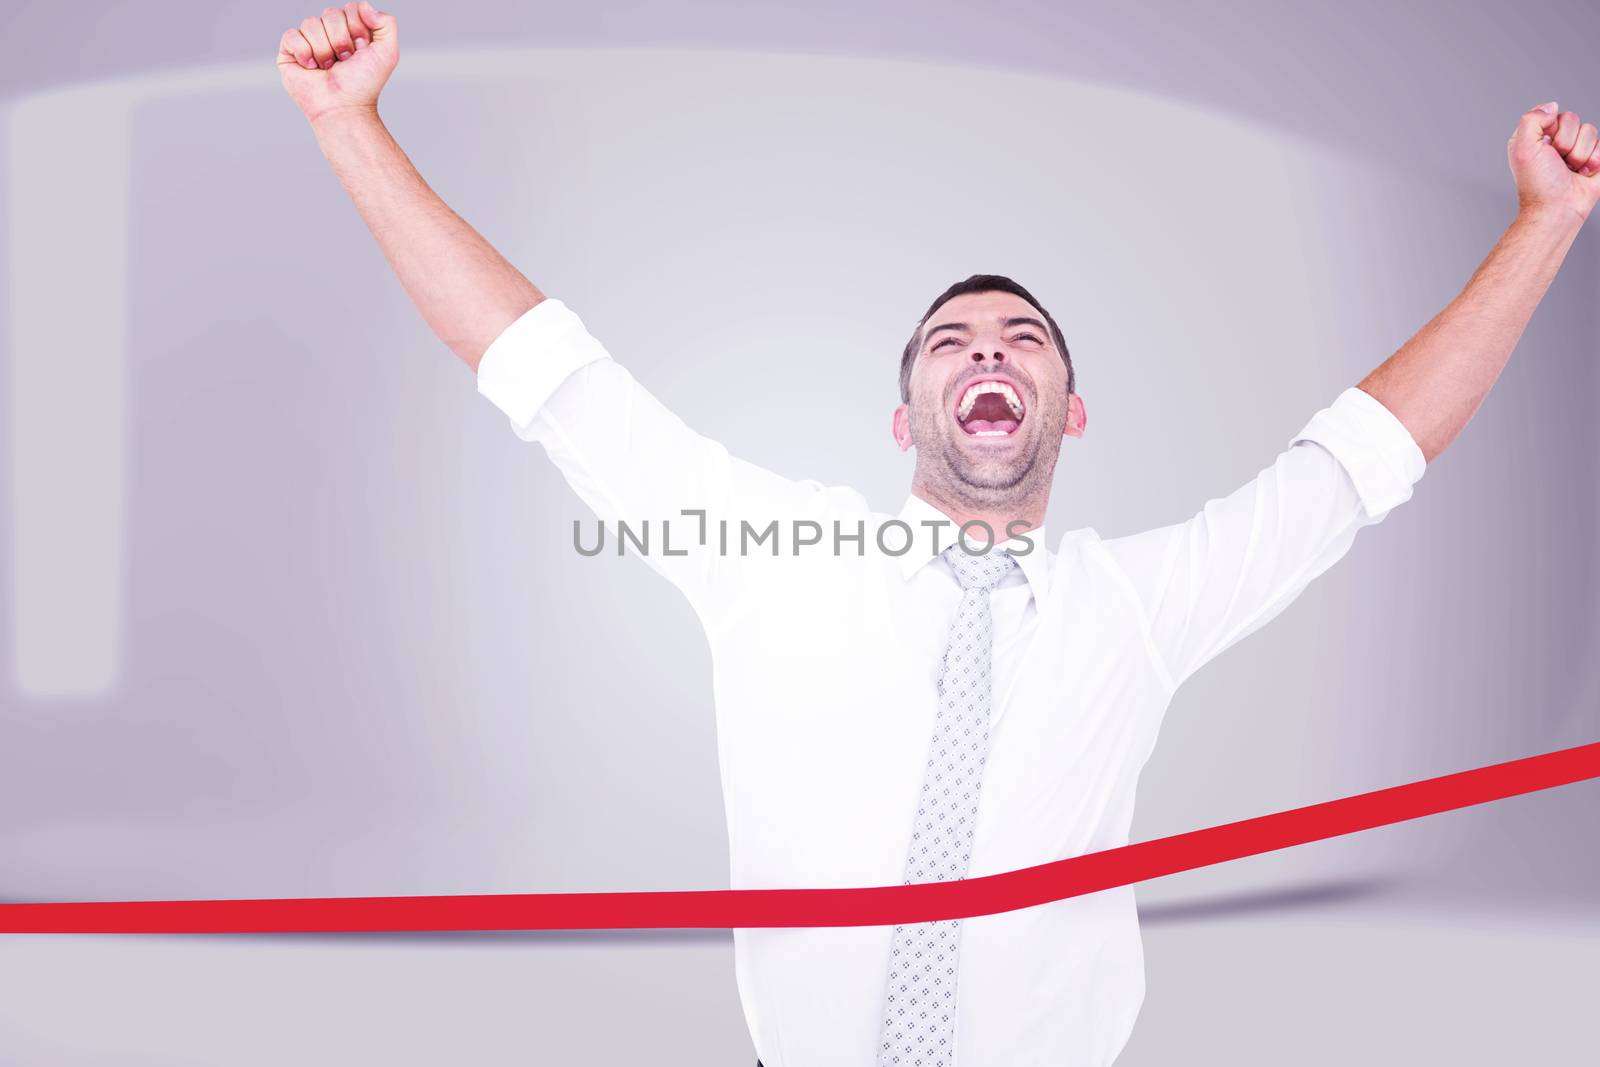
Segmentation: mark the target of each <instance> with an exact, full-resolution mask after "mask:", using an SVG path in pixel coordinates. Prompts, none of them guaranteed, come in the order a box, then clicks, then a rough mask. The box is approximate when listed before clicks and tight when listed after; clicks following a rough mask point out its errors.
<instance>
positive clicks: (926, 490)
mask: <svg viewBox="0 0 1600 1067" xmlns="http://www.w3.org/2000/svg"><path fill="white" fill-rule="evenodd" d="M911 495H912V496H915V497H917V498H918V499H920V500H923V501H924V502H926V503H928V504H931V505H932V506H934V507H935V508H938V509H939V510H940V511H942V512H944V514H945V516H946V517H947V518H948V519H949V520H950V521H951V522H953V523H955V524H956V528H957V529H959V528H960V527H962V526H963V525H965V524H966V523H969V522H971V523H978V522H982V523H986V524H987V525H988V527H989V529H991V530H993V531H994V538H995V543H996V544H1004V543H1005V542H1006V541H1009V540H1010V539H1011V538H1013V537H1016V536H1017V535H1018V534H1023V533H1027V532H1028V531H1029V530H1036V529H1038V528H1039V527H1040V526H1042V525H1044V513H1045V505H1046V504H1047V503H1048V502H1049V493H1048V491H1046V492H1043V493H1035V494H1032V495H1031V496H1028V497H1025V498H1021V499H1017V500H1011V501H1007V502H1005V503H1003V504H1002V503H992V502H985V501H981V500H973V499H962V498H960V497H956V496H954V495H953V494H949V493H940V492H939V491H938V490H936V489H935V488H933V487H932V486H930V485H928V484H926V483H925V482H922V481H920V480H919V481H914V482H913V483H912V485H911ZM982 529H983V528H982V527H976V528H975V529H974V530H973V531H972V532H971V533H970V534H969V535H968V537H969V540H970V539H973V538H976V537H982V536H983V534H982V532H981V531H982Z"/></svg>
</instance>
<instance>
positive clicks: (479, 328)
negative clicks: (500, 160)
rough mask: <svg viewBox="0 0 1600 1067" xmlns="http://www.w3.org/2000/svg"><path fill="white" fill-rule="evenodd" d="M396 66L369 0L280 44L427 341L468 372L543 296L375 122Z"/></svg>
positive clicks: (302, 102)
mask: <svg viewBox="0 0 1600 1067" xmlns="http://www.w3.org/2000/svg"><path fill="white" fill-rule="evenodd" d="M399 58H400V30H399V25H398V23H397V21H396V19H395V17H394V16H393V15H391V14H389V13H387V12H382V11H379V10H378V9H377V8H375V7H373V6H372V5H371V4H370V3H367V0H360V2H359V3H348V4H345V5H344V7H342V8H338V7H329V8H324V9H323V11H322V14H321V15H312V16H310V17H308V18H306V19H304V20H302V21H301V23H300V25H299V26H298V27H297V28H295V29H292V30H288V31H286V32H285V33H284V35H283V37H282V38H281V39H280V40H279V43H278V74H279V76H280V77H281V78H282V80H283V87H284V89H285V91H287V92H288V94H289V96H290V98H291V99H292V100H294V102H295V104H296V105H298V106H299V108H300V110H301V111H302V112H303V113H304V114H305V116H306V119H307V120H308V121H309V122H310V124H311V129H312V131H313V132H314V133H315V134H316V138H317V144H318V145H319V146H320V147H321V148H322V154H323V155H325V156H326V157H327V159H328V163H329V164H330V165H331V166H332V167H333V170H334V173H335V174H337V175H338V177H339V181H340V183H341V184H342V185H343V186H344V188H345V191H346V192H347V193H349V194H350V199H351V200H353V201H355V205H356V209H357V210H358V211H360V213H361V217H362V219H363V220H364V221H365V222H366V224H367V227H368V228H369V229H370V230H371V231H372V234H373V236H374V237H375V238H377V241H378V244H379V246H380V247H381V248H382V249H383V254H384V257H385V258H386V259H387V260H388V261H389V265H390V266H391V267H393V268H394V272H395V274H396V275H397V276H398V277H399V279H400V284H401V286H403V287H404V288H405V291H406V295H408V296H409V297H410V298H411V300H412V302H413V303H414V304H416V306H417V310H418V311H419V312H420V313H421V314H422V317H423V319H424V320H425V321H426V322H427V324H428V326H429V328H430V329H432V330H433V332H434V334H435V335H436V336H437V337H438V338H439V340H441V341H443V342H444V343H445V344H446V345H447V346H448V347H449V349H450V351H452V352H454V353H455V354H456V355H457V356H459V357H461V359H462V360H463V361H464V362H465V363H466V364H467V366H468V367H470V368H472V369H473V370H474V371H476V370H477V369H478V361H479V360H481V359H482V358H483V353H484V352H485V350H487V349H488V347H489V344H490V342H492V341H493V340H494V339H495V338H496V337H497V336H499V335H500V333H501V331H503V330H504V329H505V328H506V327H507V326H508V325H510V324H511V323H512V322H513V321H515V320H516V319H517V318H518V317H519V316H520V315H522V314H523V313H524V312H526V311H527V310H528V309H529V308H531V307H533V306H534V305H535V304H537V303H539V302H540V301H541V300H543V299H544V294H543V293H541V292H539V290H538V289H536V288H535V287H534V285H533V283H532V282H530V281H529V280H528V279H527V278H525V277H523V276H522V274H521V272H520V271H518V270H517V268H515V267H513V266H512V265H511V264H510V263H508V262H507V261H506V259H505V257H503V256H502V255H500V253H499V252H496V251H495V249H494V247H493V246H492V245H490V244H489V242H488V241H485V240H484V239H483V237H482V236H481V235H480V234H479V233H478V232H477V231H476V230H474V229H473V228H472V227H471V226H469V225H467V223H466V222H465V221H464V220H463V219H462V218H461V216H459V215H457V214H456V213H455V212H454V211H452V210H450V207H449V206H448V205H447V204H445V202H444V201H443V200H441V199H440V198H439V195H438V194H437V193H435V192H434V191H433V190H432V189H431V188H429V187H428V183H427V182H425V181H423V180H422V175H420V174H418V173H417V170H416V168H415V167H413V166H412V165H411V160H410V159H408V158H407V157H406V154H405V153H404V152H403V151H401V150H400V146H399V145H398V144H396V143H395V139H394V138H393V137H391V136H390V135H389V131H388V129H387V128H385V126H384V124H383V120H382V119H380V118H379V117H378V94H379V93H380V92H382V90H383V86H384V83H385V82H387V81H388V80H389V75H390V73H391V72H393V70H394V68H395V64H396V63H397V62H398V61H399Z"/></svg>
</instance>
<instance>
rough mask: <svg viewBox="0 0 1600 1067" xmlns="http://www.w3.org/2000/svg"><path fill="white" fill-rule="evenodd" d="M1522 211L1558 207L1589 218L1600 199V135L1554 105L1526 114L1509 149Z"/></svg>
mask: <svg viewBox="0 0 1600 1067" xmlns="http://www.w3.org/2000/svg"><path fill="white" fill-rule="evenodd" d="M1506 154H1507V156H1508V157H1509V158H1510V161H1511V175H1512V177H1514V178H1515V179H1516V181H1517V199H1518V200H1519V201H1520V202H1521V205H1522V207H1523V208H1530V207H1556V208H1563V209H1567V210H1571V211H1575V212H1577V215H1578V218H1579V219H1580V220H1582V219H1586V218H1588V217H1589V211H1590V209H1592V208H1593V207H1594V204H1595V200H1596V198H1600V134H1597V131H1596V129H1595V126H1594V124H1593V123H1592V122H1580V121H1579V120H1578V116H1577V114H1576V113H1575V112H1572V111H1558V110H1557V106H1556V103H1555V102H1554V101H1551V102H1550V103H1548V104H1540V105H1539V106H1538V107H1536V108H1532V109H1531V110H1528V111H1525V112H1523V115H1522V118H1521V119H1520V120H1519V121H1518V122H1517V132H1515V133H1513V134H1512V135H1511V141H1510V143H1509V144H1508V145H1506Z"/></svg>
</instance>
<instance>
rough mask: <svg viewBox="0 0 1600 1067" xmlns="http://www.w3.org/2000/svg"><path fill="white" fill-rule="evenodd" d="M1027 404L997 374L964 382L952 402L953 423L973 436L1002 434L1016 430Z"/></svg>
mask: <svg viewBox="0 0 1600 1067" xmlns="http://www.w3.org/2000/svg"><path fill="white" fill-rule="evenodd" d="M1026 414H1027V408H1026V407H1025V406H1024V405H1023V403H1022V397H1021V396H1020V395H1019V394H1018V393H1017V391H1016V389H1015V388H1013V387H1012V385H1011V383H1010V382H1008V381H1006V380H1004V379H1001V378H978V379H975V380H974V381H971V382H968V383H967V387H966V389H965V390H964V391H963V392H962V394H961V399H960V400H959V401H958V402H957V404H956V423H957V424H958V425H959V426H960V427H961V429H962V430H963V431H965V432H966V433H967V434H969V435H971V436H973V437H1006V436H1009V435H1011V434H1014V433H1016V432H1017V428H1018V427H1020V426H1021V425H1022V420H1023V418H1024V417H1025V416H1026Z"/></svg>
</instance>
